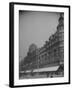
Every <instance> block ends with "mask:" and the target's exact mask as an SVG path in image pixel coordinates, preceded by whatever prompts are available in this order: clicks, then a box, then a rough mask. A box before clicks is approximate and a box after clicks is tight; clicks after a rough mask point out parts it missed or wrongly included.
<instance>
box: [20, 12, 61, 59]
mask: <svg viewBox="0 0 72 90" xmlns="http://www.w3.org/2000/svg"><path fill="white" fill-rule="evenodd" d="M58 18H59V13H55V12H37V11H36V12H34V11H21V12H20V13H19V56H20V59H22V58H24V57H25V56H26V54H27V52H28V48H29V46H30V45H31V44H32V43H34V44H36V45H37V47H38V48H39V47H41V46H43V45H44V43H45V41H46V40H48V39H49V37H50V36H51V35H52V34H53V33H55V31H56V30H57V29H56V27H57V24H58Z"/></svg>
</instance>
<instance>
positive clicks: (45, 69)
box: [33, 66, 59, 72]
mask: <svg viewBox="0 0 72 90" xmlns="http://www.w3.org/2000/svg"><path fill="white" fill-rule="evenodd" d="M58 68H59V66H52V67H46V68H40V69H35V70H33V72H47V71H49V72H50V71H57V70H58Z"/></svg>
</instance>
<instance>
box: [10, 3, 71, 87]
mask: <svg viewBox="0 0 72 90" xmlns="http://www.w3.org/2000/svg"><path fill="white" fill-rule="evenodd" d="M10 39H11V41H10V87H14V86H40V85H57V84H69V83H70V51H69V49H70V48H69V46H70V7H69V6H65V5H64V6H63V5H47V4H31V3H10Z"/></svg>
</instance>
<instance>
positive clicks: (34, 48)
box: [29, 44, 37, 53]
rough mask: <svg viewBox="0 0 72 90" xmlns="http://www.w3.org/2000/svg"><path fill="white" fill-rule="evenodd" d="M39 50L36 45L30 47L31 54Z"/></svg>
mask: <svg viewBox="0 0 72 90" xmlns="http://www.w3.org/2000/svg"><path fill="white" fill-rule="evenodd" d="M35 50H37V46H36V45H35V44H31V45H30V46H29V52H30V53H32V52H33V51H35Z"/></svg>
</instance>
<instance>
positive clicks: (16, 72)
mask: <svg viewBox="0 0 72 90" xmlns="http://www.w3.org/2000/svg"><path fill="white" fill-rule="evenodd" d="M19 10H33V11H48V12H64V77H59V78H42V79H41V78H40V79H23V80H19ZM68 13H69V9H68V8H63V7H53V6H52V7H44V6H31V5H30V6H29V5H14V86H19V85H35V84H48V83H49V84H52V83H64V82H68V79H69V74H68V73H69V71H68V70H69V61H68V59H69V56H68V55H69V48H68V47H69V44H68V43H69V34H68V30H69V26H68V25H69V22H68V21H69V18H68V17H69V16H68V15H69V14H68Z"/></svg>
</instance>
